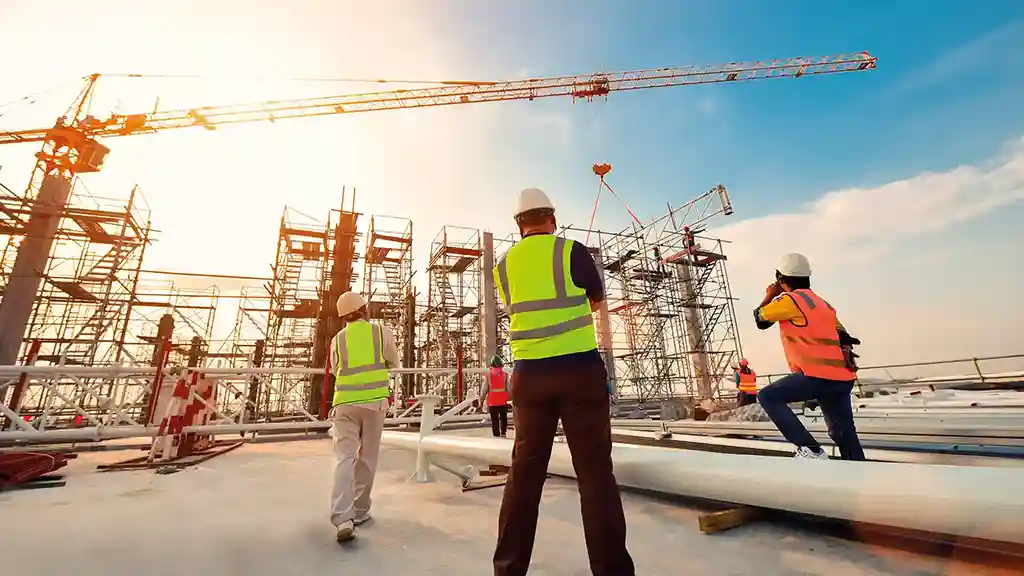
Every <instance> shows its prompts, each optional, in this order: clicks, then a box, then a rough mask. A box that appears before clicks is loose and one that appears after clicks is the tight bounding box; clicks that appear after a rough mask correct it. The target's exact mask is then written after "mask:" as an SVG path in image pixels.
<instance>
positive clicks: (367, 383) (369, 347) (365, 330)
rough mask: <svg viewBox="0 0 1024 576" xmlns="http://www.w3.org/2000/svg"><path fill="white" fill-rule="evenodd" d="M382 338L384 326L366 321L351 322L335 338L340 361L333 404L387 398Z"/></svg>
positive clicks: (335, 378)
mask: <svg viewBox="0 0 1024 576" xmlns="http://www.w3.org/2000/svg"><path fill="white" fill-rule="evenodd" d="M383 341H384V331H383V329H382V328H381V327H380V326H375V325H373V324H370V323H369V322H366V321H364V320H360V321H357V322H353V323H351V324H349V325H348V326H347V327H346V328H345V330H344V331H343V332H342V333H340V334H338V335H337V336H335V337H334V346H335V348H336V351H337V354H338V364H337V366H335V367H334V369H335V374H334V404H333V405H334V406H337V405H338V404H362V403H365V402H374V401H377V400H383V399H385V398H387V397H388V383H389V381H388V369H387V366H386V365H385V364H384V345H383Z"/></svg>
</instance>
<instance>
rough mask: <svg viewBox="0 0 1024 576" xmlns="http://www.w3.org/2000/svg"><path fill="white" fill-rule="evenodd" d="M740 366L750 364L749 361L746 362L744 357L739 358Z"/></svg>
mask: <svg viewBox="0 0 1024 576" xmlns="http://www.w3.org/2000/svg"><path fill="white" fill-rule="evenodd" d="M740 366H744V367H746V366H750V362H747V359H746V358H740Z"/></svg>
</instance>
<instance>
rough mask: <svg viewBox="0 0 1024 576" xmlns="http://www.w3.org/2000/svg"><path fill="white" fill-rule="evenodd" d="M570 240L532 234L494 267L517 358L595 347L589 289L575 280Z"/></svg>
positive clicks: (554, 354) (537, 356) (555, 354)
mask: <svg viewBox="0 0 1024 576" xmlns="http://www.w3.org/2000/svg"><path fill="white" fill-rule="evenodd" d="M572 245H573V241H572V240H567V239H565V238H562V237H559V236H554V235H552V234H537V235H535V236H528V237H526V238H523V239H522V241H520V242H519V243H517V244H516V245H515V246H513V247H512V248H510V249H509V251H508V252H507V253H506V254H505V256H503V257H502V258H501V260H500V261H499V262H498V265H497V266H495V268H494V282H495V283H496V284H497V286H498V294H500V295H501V300H502V302H503V303H504V304H505V310H507V311H508V315H509V320H510V322H509V324H510V325H509V335H508V337H509V341H510V344H511V348H512V356H513V357H514V358H515V359H516V360H536V359H540V358H551V357H554V356H565V355H566V354H573V353H576V352H587V351H589V350H595V349H597V333H596V332H595V331H594V321H593V319H592V317H591V315H590V301H589V300H588V299H587V293H586V290H584V289H582V288H580V287H578V286H576V285H575V284H573V282H572V275H571V273H570V271H569V254H570V253H571V252H572Z"/></svg>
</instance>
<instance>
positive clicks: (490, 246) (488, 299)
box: [480, 232, 508, 366]
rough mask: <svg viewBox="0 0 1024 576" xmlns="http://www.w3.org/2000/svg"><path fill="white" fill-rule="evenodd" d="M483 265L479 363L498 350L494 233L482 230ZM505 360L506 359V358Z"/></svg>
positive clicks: (481, 271)
mask: <svg viewBox="0 0 1024 576" xmlns="http://www.w3.org/2000/svg"><path fill="white" fill-rule="evenodd" d="M483 252H484V253H483V266H482V267H481V268H482V269H481V270H480V275H481V278H480V286H481V287H482V290H483V311H482V314H481V317H480V321H481V322H482V323H483V326H482V328H483V330H482V332H481V336H480V340H481V341H480V350H481V352H482V354H480V365H481V366H486V365H487V362H488V361H489V360H490V359H491V356H494V354H495V352H497V350H498V302H497V292H496V290H495V285H494V273H493V271H494V234H492V233H490V232H484V246H483ZM506 360H508V359H507V358H506Z"/></svg>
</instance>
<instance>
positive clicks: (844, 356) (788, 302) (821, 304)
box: [754, 254, 864, 460]
mask: <svg viewBox="0 0 1024 576" xmlns="http://www.w3.org/2000/svg"><path fill="white" fill-rule="evenodd" d="M754 321H755V323H756V324H757V328H758V329H759V330H767V329H768V328H770V327H771V326H772V324H775V323H776V322H778V324H779V334H780V336H781V337H782V350H783V351H784V352H785V354H786V362H788V363H789V369H790V371H791V372H792V373H791V374H789V375H788V376H785V377H783V378H781V379H779V380H777V381H775V382H773V383H771V384H769V385H767V386H765V387H764V388H762V389H761V391H760V392H758V393H757V399H758V401H760V403H761V407H762V408H764V411H765V413H767V414H768V417H769V418H771V419H772V422H774V423H775V426H777V427H778V429H779V432H781V433H782V435H783V436H785V437H786V440H789V441H790V442H792V443H793V444H794V445H796V447H797V451H796V457H797V458H803V459H810V460H828V456H827V455H826V454H825V452H824V451H823V450H822V449H821V445H820V444H818V441H817V440H815V439H814V436H811V434H810V432H808V431H807V428H805V427H804V425H803V424H801V423H800V419H799V418H797V417H796V414H794V413H793V410H792V409H791V408H790V407H789V405H788V404H789V403H790V402H806V401H808V400H816V401H817V402H818V405H819V406H820V407H821V413H822V415H823V416H824V417H825V424H826V425H827V426H828V435H829V436H830V437H831V438H832V440H833V441H834V442H835V443H836V446H837V447H838V448H839V453H840V455H841V457H842V459H843V460H864V449H863V448H861V445H860V439H859V438H858V437H857V428H856V427H855V426H854V423H853V405H852V400H851V398H850V395H851V393H852V392H853V384H854V381H855V380H856V378H857V373H856V364H855V363H854V361H853V358H852V357H851V355H852V354H851V352H852V345H853V344H860V341H859V340H857V339H856V338H854V337H852V336H850V335H849V333H847V332H846V329H845V328H843V325H842V324H840V322H839V318H838V317H837V315H836V311H835V309H834V308H832V306H831V305H830V304H829V303H828V302H826V301H825V300H823V299H822V298H821V296H818V295H817V294H815V293H814V292H813V291H811V265H810V263H809V262H808V261H807V258H806V257H805V256H804V255H803V254H786V255H785V256H783V258H782V262H781V263H780V264H779V267H778V269H777V270H776V271H775V282H773V283H771V284H770V285H769V286H768V288H767V289H766V290H765V297H764V300H762V301H761V305H760V306H758V307H757V309H756V310H754Z"/></svg>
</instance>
